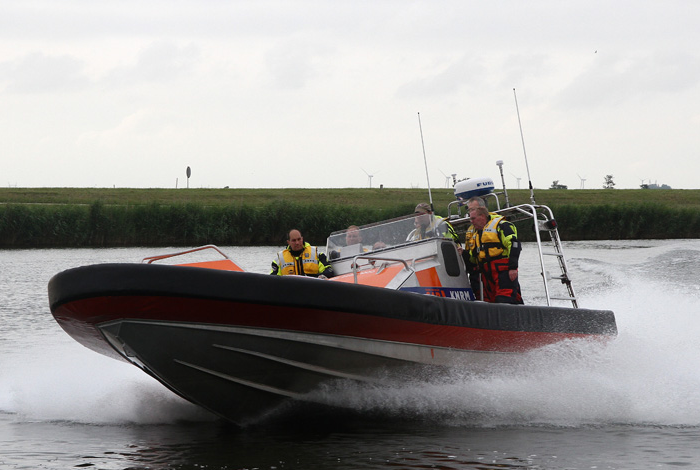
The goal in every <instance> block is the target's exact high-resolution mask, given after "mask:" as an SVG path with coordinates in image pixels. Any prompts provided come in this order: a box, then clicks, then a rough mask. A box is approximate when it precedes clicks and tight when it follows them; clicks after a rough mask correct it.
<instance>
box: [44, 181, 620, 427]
mask: <svg viewBox="0 0 700 470" xmlns="http://www.w3.org/2000/svg"><path fill="white" fill-rule="evenodd" d="M461 183H462V184H460V183H458V184H456V185H455V194H456V196H457V197H456V199H455V201H454V202H453V203H451V204H450V205H449V207H448V217H447V218H446V220H444V221H443V222H442V223H446V222H447V221H449V222H450V223H451V224H452V226H453V227H454V228H455V229H456V230H457V231H458V232H459V231H464V230H466V228H467V227H468V225H469V219H468V217H467V216H466V215H462V214H461V212H462V211H463V205H464V203H465V201H466V199H468V197H471V195H474V194H477V193H478V194H479V195H481V196H483V197H489V196H495V197H494V198H493V199H494V201H495V205H496V208H495V212H498V213H499V214H502V215H504V216H505V217H507V218H508V220H510V221H513V222H520V223H529V224H533V225H532V226H533V228H534V230H535V234H536V239H537V240H536V246H537V250H538V252H539V260H540V270H541V273H542V279H543V284H544V289H543V291H544V293H543V295H542V297H541V298H543V299H544V302H543V304H542V305H507V304H490V303H484V302H481V301H476V300H474V299H475V296H474V293H473V292H472V290H471V287H470V284H469V280H468V278H467V275H466V273H465V266H464V262H463V260H462V257H461V256H460V254H459V252H458V249H457V245H456V244H455V243H454V241H453V240H452V239H450V238H449V237H446V236H444V235H443V234H442V232H441V231H439V230H436V231H435V233H433V235H432V236H429V237H427V238H423V239H420V240H414V239H412V238H410V237H408V234H410V233H411V231H412V230H413V229H414V228H415V227H414V217H415V216H414V215H413V214H411V215H407V216H405V217H400V218H396V219H392V220H387V221H382V222H378V223H374V224H370V225H365V226H361V227H359V231H360V235H361V237H360V238H361V242H360V243H356V244H354V245H349V246H348V245H347V244H346V243H345V240H346V237H345V231H344V230H341V231H337V232H334V233H331V234H330V236H329V237H328V240H327V245H326V253H327V254H328V255H329V257H330V262H331V264H332V265H333V268H334V271H335V273H336V275H335V277H333V278H331V279H329V280H322V279H316V278H310V277H303V276H270V275H265V274H259V273H253V272H246V271H245V270H243V269H242V268H241V266H240V265H239V264H238V263H236V262H235V261H234V260H233V259H231V258H229V257H228V255H226V254H225V253H223V252H222V251H221V250H220V249H218V248H217V247H216V246H213V245H207V246H204V247H199V248H195V249H192V250H186V251H183V252H179V253H173V254H165V255H158V256H153V257H149V258H146V259H144V260H142V262H141V263H124V264H97V265H91V266H83V267H77V268H74V269H69V270H67V271H64V272H61V273H59V274H57V275H55V276H54V277H53V278H52V279H51V280H50V282H49V286H48V291H49V302H50V308H51V312H52V314H53V316H54V318H55V319H56V321H57V322H58V323H59V325H60V326H61V327H62V328H63V329H64V330H65V331H66V332H67V333H68V334H69V335H70V336H72V337H73V338H74V339H75V340H76V341H78V342H80V343H82V344H83V345H85V346H87V347H88V348H90V349H93V350H94V351H97V352H99V353H101V354H104V355H107V356H110V357H113V358H116V359H120V360H123V361H127V362H129V363H132V364H134V365H136V366H137V367H139V368H140V369H142V370H143V371H144V372H146V373H147V374H149V375H151V376H152V377H154V378H156V379H157V380H158V381H160V382H161V383H162V384H163V385H164V386H166V387H168V388H169V389H170V390H172V391H173V392H175V393H177V394H178V395H180V396H182V397H183V398H185V399H186V400H189V401H190V402H192V403H194V404H196V405H199V406H201V407H203V408H205V409H207V410H210V411H211V412H213V413H215V414H217V415H219V416H221V417H223V418H225V419H226V420H229V421H231V422H233V423H236V424H237V425H241V426H245V425H248V424H252V423H258V422H260V421H261V420H264V419H265V418H266V417H269V416H270V415H271V414H274V412H275V411H276V410H279V409H282V408H284V407H285V406H287V405H288V404H290V403H291V404H297V403H300V404H305V405H311V406H313V405H314V404H315V403H317V402H318V400H319V398H318V396H319V395H318V394H317V393H316V392H317V391H318V390H319V388H320V387H322V386H323V385H324V384H327V383H330V382H331V381H333V382H334V383H335V384H336V385H338V384H340V385H339V386H342V384H343V383H352V384H356V383H357V382H358V381H359V382H371V383H373V384H376V383H382V382H383V381H387V380H395V379H397V378H402V377H411V378H413V379H415V377H416V376H417V374H416V372H417V371H431V372H435V371H438V372H439V373H441V374H449V373H450V371H451V370H454V368H456V367H458V368H459V369H460V370H462V371H464V370H465V369H466V370H472V371H474V372H481V371H484V370H487V369H488V368H489V367H493V366H494V364H497V363H499V362H500V361H507V360H508V358H512V357H513V356H514V355H520V354H522V353H525V352H527V351H531V350H533V349H536V348H541V347H543V346H546V345H550V344H553V343H556V342H559V341H562V340H566V339H580V338H584V339H591V340H608V339H610V338H613V337H615V335H616V333H617V330H616V324H615V317H614V314H613V312H611V311H609V310H594V309H584V308H580V307H579V306H578V300H577V298H576V294H575V292H574V290H573V286H572V284H571V280H570V279H569V275H568V268H567V266H566V260H565V257H564V254H563V251H562V245H561V242H560V240H559V235H558V231H557V226H556V221H555V219H554V217H553V214H552V212H551V210H550V209H549V208H548V207H546V206H541V205H536V204H534V203H533V204H525V205H518V206H515V207H504V208H501V207H500V202H499V199H498V195H495V194H494V193H493V183H492V182H490V186H489V184H488V183H489V181H483V180H475V181H472V182H469V180H467V182H461ZM477 183H478V186H477ZM472 186H473V188H472ZM407 237H408V238H407ZM192 253H198V254H202V253H211V254H212V255H213V256H212V258H214V259H207V260H204V261H197V262H188V263H184V262H178V261H177V259H184V258H186V257H187V256H189V255H191V254H192ZM548 258H549V259H551V260H553V264H551V263H550V264H548V262H547V259H548ZM173 263H175V264H173ZM527 269H536V268H535V267H528V268H527ZM553 273H554V274H553ZM552 280H554V281H555V282H551V281H552ZM557 289H559V292H557Z"/></svg>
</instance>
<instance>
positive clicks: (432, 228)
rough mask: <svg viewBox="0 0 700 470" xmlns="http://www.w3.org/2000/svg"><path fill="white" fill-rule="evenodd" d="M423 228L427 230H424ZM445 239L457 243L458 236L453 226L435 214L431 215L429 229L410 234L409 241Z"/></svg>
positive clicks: (414, 231) (415, 230)
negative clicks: (450, 239)
mask: <svg viewBox="0 0 700 470" xmlns="http://www.w3.org/2000/svg"><path fill="white" fill-rule="evenodd" d="M423 228H424V229H425V230H423ZM435 237H444V238H452V239H453V240H455V241H457V240H458V238H459V237H458V236H457V233H456V232H455V230H454V228H452V225H450V223H449V222H448V221H447V219H443V218H441V217H438V216H436V215H435V214H430V223H429V224H428V226H427V227H418V228H416V229H414V230H413V231H411V233H409V234H408V237H407V241H418V240H425V239H427V238H435Z"/></svg>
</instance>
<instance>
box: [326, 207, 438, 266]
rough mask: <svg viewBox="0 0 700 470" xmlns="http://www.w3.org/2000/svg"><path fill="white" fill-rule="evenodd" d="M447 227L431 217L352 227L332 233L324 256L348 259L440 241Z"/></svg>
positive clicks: (424, 215)
mask: <svg viewBox="0 0 700 470" xmlns="http://www.w3.org/2000/svg"><path fill="white" fill-rule="evenodd" d="M447 232H448V225H447V222H445V221H444V220H443V219H442V218H441V217H436V216H434V215H431V214H418V215H416V214H411V215H406V216H403V217H398V218H396V219H391V220H386V221H383V222H377V223H373V224H369V225H362V226H355V225H351V226H350V227H348V228H347V229H345V230H339V231H337V232H333V233H331V235H330V236H329V237H328V241H327V243H326V253H328V256H329V257H330V258H331V259H339V258H351V257H353V256H356V255H358V254H360V253H367V252H369V251H377V250H382V249H385V248H391V247H395V246H398V245H405V244H406V243H411V242H414V241H418V240H425V239H428V238H443V237H444V236H445V234H446V233H447Z"/></svg>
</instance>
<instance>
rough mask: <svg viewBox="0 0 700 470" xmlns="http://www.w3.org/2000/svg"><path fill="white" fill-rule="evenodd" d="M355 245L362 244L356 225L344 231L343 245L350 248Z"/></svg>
mask: <svg viewBox="0 0 700 470" xmlns="http://www.w3.org/2000/svg"><path fill="white" fill-rule="evenodd" d="M357 243H362V234H361V233H360V228H359V227H358V226H357V225H351V226H349V227H348V229H347V230H346V231H345V244H346V245H347V246H350V245H355V244H357Z"/></svg>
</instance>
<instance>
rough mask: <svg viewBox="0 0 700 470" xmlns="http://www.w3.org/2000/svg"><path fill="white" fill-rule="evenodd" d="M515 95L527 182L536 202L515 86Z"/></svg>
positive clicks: (531, 196)
mask: <svg viewBox="0 0 700 470" xmlns="http://www.w3.org/2000/svg"><path fill="white" fill-rule="evenodd" d="M513 97H514V98H515V111H516V112H517V113H518V126H519V127H520V140H521V141H522V142H523V155H525V169H527V182H528V184H529V185H530V202H532V203H533V204H534V203H535V192H534V191H533V189H532V178H530V166H529V165H528V164H527V152H526V151H525V137H524V136H523V125H522V123H521V122H520V109H519V108H518V95H516V94H515V88H513Z"/></svg>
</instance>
